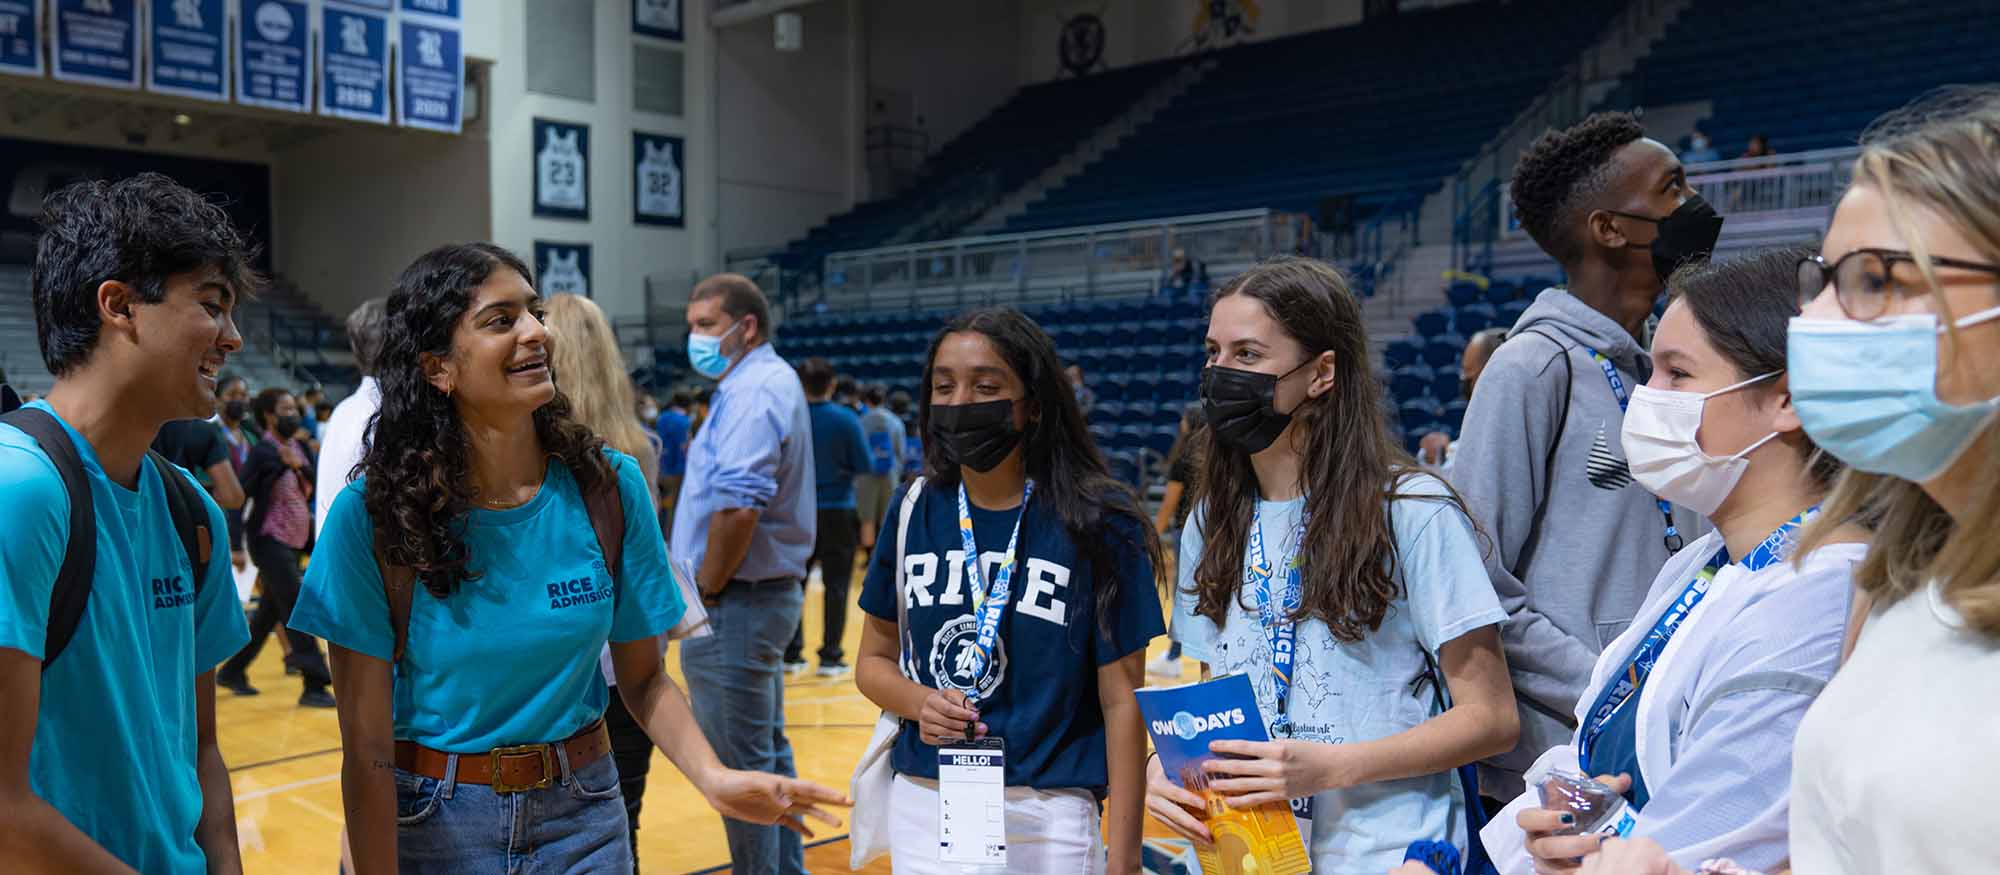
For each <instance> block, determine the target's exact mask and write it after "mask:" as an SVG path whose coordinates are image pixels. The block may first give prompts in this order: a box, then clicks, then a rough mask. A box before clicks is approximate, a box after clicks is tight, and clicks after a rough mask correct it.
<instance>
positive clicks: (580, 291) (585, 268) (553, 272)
mask: <svg viewBox="0 0 2000 875" xmlns="http://www.w3.org/2000/svg"><path fill="white" fill-rule="evenodd" d="M535 291H536V292H539V293H541V296H542V299H543V300H547V299H548V297H549V296H550V295H582V296H583V297H586V298H588V297H590V244H588V243H550V242H548V241H546V240H537V241H535Z"/></svg>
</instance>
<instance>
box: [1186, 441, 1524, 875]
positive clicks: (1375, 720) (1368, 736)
mask: <svg viewBox="0 0 2000 875" xmlns="http://www.w3.org/2000/svg"><path fill="white" fill-rule="evenodd" d="M1401 491H1402V492H1403V493H1404V494H1410V495H1418V496H1424V497H1421V498H1413V499H1404V500H1399V501H1392V502H1390V503H1389V515H1390V522H1391V525H1392V527H1393V529H1394V532H1395V539H1396V552H1397V556H1398V560H1399V567H1400V571H1401V575H1400V580H1399V581H1398V582H1399V583H1401V584H1402V587H1403V590H1404V595H1403V596H1402V597H1401V598H1398V599H1396V600H1395V602H1393V603H1392V604H1391V605H1390V608H1389V613H1388V615H1387V616H1386V617H1384V618H1383V620H1382V626H1381V628H1379V629H1377V630H1376V631H1375V632H1374V634H1372V635H1369V636H1368V637H1367V638H1365V639H1363V640H1361V641H1358V642H1355V643H1351V644H1350V643H1342V642H1339V641H1336V640H1335V639H1334V637H1333V633H1332V632H1331V631H1329V630H1328V629H1327V627H1326V624H1325V623H1322V622H1319V621H1317V620H1311V621H1307V622H1304V623H1300V624H1299V626H1298V638H1297V642H1296V644H1295V651H1294V653H1295V662H1294V665H1293V671H1292V690H1291V695H1290V696H1289V702H1288V705H1287V709H1286V710H1287V712H1288V713H1289V714H1290V717H1291V722H1292V726H1293V737H1294V738H1300V739H1304V740H1308V741H1319V742H1328V743H1335V744H1339V743H1347V742H1357V741H1372V740H1375V739H1379V738H1386V737H1388V736H1391V735H1395V734H1397V733H1399V732H1402V731H1404V730H1407V729H1410V728H1412V727H1415V726H1417V725H1418V724H1421V723H1423V722H1424V721H1426V720H1428V719H1430V718H1431V717H1433V716H1435V715H1434V714H1433V713H1432V712H1433V711H1434V710H1435V708H1433V706H1432V700H1431V695H1430V693H1429V691H1428V689H1427V688H1426V690H1425V691H1424V692H1423V693H1422V694H1421V695H1419V694H1414V693H1413V692H1412V690H1411V681H1412V680H1413V679H1414V678H1416V677H1417V676H1418V675H1419V674H1421V673H1423V671H1424V670H1425V661H1424V652H1425V651H1428V652H1429V653H1431V654H1432V656H1433V657H1435V656H1436V654H1437V652H1438V649H1439V648H1441V647H1443V646H1444V645H1445V644H1446V643H1447V642H1450V641H1452V640H1454V639H1457V638H1458V637H1459V636H1462V635H1464V634H1466V633H1467V632H1471V631H1473V630H1475V629H1478V628H1480V627H1483V626H1492V625H1496V624H1498V623H1500V622H1501V621H1503V620H1505V619H1507V612H1506V611H1504V610H1502V609H1501V607H1500V600H1499V598H1498V597H1497V596H1495V595H1494V593H1493V582H1492V579H1491V578H1490V577H1488V576H1487V573H1486V565H1485V562H1484V561H1483V560H1482V559H1481V557H1480V553H1479V545H1478V542H1477V540H1476V539H1475V538H1474V537H1473V534H1472V524H1471V522H1470V521H1469V520H1467V519H1466V516H1465V514H1464V513H1463V512H1461V511H1460V510H1458V509H1457V508H1456V507H1454V506H1452V505H1451V504H1450V503H1448V502H1446V501H1443V500H1442V498H1443V497H1444V496H1445V495H1447V494H1448V493H1447V491H1446V489H1445V487H1444V484H1443V483H1442V482H1440V481H1439V480H1438V479H1437V478H1435V477H1433V476H1431V475H1428V474H1424V475H1418V476H1416V477H1413V478H1411V479H1409V480H1407V481H1405V483H1404V485H1403V488H1402V490H1401ZM1258 509H1259V516H1260V520H1259V525H1260V527H1261V528H1262V529H1263V532H1264V543H1265V545H1266V548H1265V549H1266V550H1267V552H1268V554H1269V555H1268V559H1269V560H1270V561H1271V562H1273V563H1281V562H1282V561H1283V560H1284V559H1285V558H1286V557H1287V556H1288V555H1290V554H1291V553H1292V548H1291V544H1290V542H1291V540H1292V534H1293V530H1294V529H1295V527H1296V526H1297V525H1298V522H1299V515H1300V514H1301V513H1303V512H1304V510H1305V500H1304V499H1303V498H1301V499H1295V500H1293V501H1286V502H1269V501H1265V502H1259V503H1258ZM1204 511H1205V508H1201V507H1198V508H1196V510H1195V512H1194V513H1193V514H1192V515H1190V516H1189V518H1188V522H1187V526H1186V528H1185V530H1184V531H1183V533H1182V535H1181V549H1180V585H1179V590H1180V592H1179V593H1178V594H1177V597H1176V598H1175V603H1174V611H1175V617H1174V623H1175V626H1176V629H1177V631H1178V632H1179V633H1180V636H1181V637H1180V641H1181V646H1182V648H1183V650H1182V652H1183V653H1185V654H1186V655H1187V656H1189V657H1192V658H1194V659H1197V660H1200V661H1202V662H1206V663H1208V664H1209V666H1210V668H1211V669H1212V671H1213V673H1214V674H1216V675H1218V676H1220V675H1227V674H1244V675H1248V676H1249V677H1250V682H1251V686H1252V688H1253V689H1255V690H1256V693H1257V704H1258V706H1259V708H1260V710H1262V711H1263V712H1264V713H1263V716H1264V722H1265V728H1266V729H1267V730H1268V729H1269V728H1270V725H1271V722H1272V718H1273V717H1274V716H1275V715H1276V713H1277V693H1276V690H1275V689H1274V687H1273V680H1272V676H1271V644H1270V639H1269V637H1268V636H1267V635H1266V634H1265V631H1264V627H1263V625H1262V624H1261V622H1260V621H1259V620H1258V617H1257V615H1256V613H1255V612H1254V609H1251V610H1246V609H1245V608H1244V607H1243V605H1244V600H1242V599H1232V600H1231V602H1230V609H1229V615H1228V617H1227V622H1225V623H1224V625H1223V627H1222V628H1220V629H1218V628H1216V625H1215V624H1214V623H1213V622H1211V621H1209V620H1208V619H1207V618H1205V617H1200V616H1197V615H1196V614H1195V613H1194V604H1195V600H1194V597H1193V596H1192V595H1189V594H1187V592H1186V590H1189V589H1191V588H1192V587H1193V584H1194V570H1195V568H1196V567H1197V566H1198V565H1199V564H1200V562H1201V552H1202V545H1203V540H1202V534H1201V527H1202V525H1203V521H1204V517H1205V512H1204ZM1245 554H1246V555H1245V557H1244V560H1245V561H1246V562H1247V561H1249V556H1248V555H1247V554H1248V551H1247V550H1246V551H1245ZM1303 573H1304V574H1305V575H1307V576H1308V578H1309V577H1310V575H1311V574H1312V569H1311V568H1306V569H1303ZM1460 797H1461V792H1460V789H1459V784H1458V781H1457V780H1456V778H1455V777H1454V776H1452V775H1451V774H1450V773H1443V774H1436V775H1428V776H1424V777H1418V778H1405V779H1403V780H1400V781H1385V782H1382V783H1378V784H1366V785H1362V786H1359V787H1349V788H1347V789H1345V790H1334V791H1330V792H1326V793H1321V794H1318V795H1317V796H1315V797H1313V832H1312V841H1311V843H1310V847H1309V850H1310V852H1311V854H1312V864H1313V871H1314V872H1316V873H1323V875H1345V873H1367V875H1381V873H1383V872H1386V871H1388V870H1389V869H1390V868H1392V867H1394V866H1396V865H1398V864H1400V863H1402V862H1403V855H1404V852H1405V851H1406V850H1407V849H1408V848H1409V845H1410V843H1411V842H1413V841H1417V840H1419V839H1429V840H1449V841H1451V842H1452V843H1453V844H1456V845H1458V846H1459V848H1460V849H1461V850H1463V849H1464V847H1465V844H1466V841H1467V839H1468V837H1467V835H1466V830H1465V807H1464V802H1463V800H1462V799H1461V798H1460Z"/></svg>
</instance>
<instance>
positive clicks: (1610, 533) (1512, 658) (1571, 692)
mask: <svg viewBox="0 0 2000 875" xmlns="http://www.w3.org/2000/svg"><path fill="white" fill-rule="evenodd" d="M1512 194H1513V200H1514V204H1515V208H1516V210H1517V211H1518V212H1519V214H1520V218H1521V224H1522V226H1523V227H1524V228H1526V229H1527V231H1528V233H1529V235H1530V236H1532V237H1533V238H1534V239H1535V242H1536V243H1538V244H1540V245H1541V247H1542V249H1543V250H1544V251H1546V252H1548V253H1549V255H1551V256H1553V257H1554V258H1555V259H1556V261H1557V262H1558V263H1560V264H1561V265H1562V268H1563V272H1564V273H1565V274H1567V275H1568V277H1569V283H1568V288H1566V289H1563V288H1552V289H1548V290H1546V291H1544V292H1542V293H1541V296H1540V297H1538V298H1536V299H1535V303H1534V304H1533V306H1530V307H1529V308H1528V310H1527V312H1526V313H1523V314H1522V316H1521V319H1520V321H1519V322H1517V323H1516V324H1515V325H1514V328H1513V330H1512V332H1511V333H1510V334H1509V336H1508V340H1507V342H1506V343H1505V344H1504V345H1502V346H1501V347H1500V348H1499V350H1497V351H1496V352H1495V353H1494V354H1493V358H1492V360H1491V361H1490V362H1488V363H1487V365H1486V369H1485V371H1484V373H1483V374H1482V375H1481V377H1480V383H1479V390H1478V391H1477V392H1476V393H1474V395H1473V397H1472V401H1471V406H1470V408H1469V409H1467V410H1466V414H1465V425H1464V428H1463V429H1462V433H1461V435H1460V437H1459V445H1458V455H1457V457H1456V458H1455V459H1453V462H1452V482H1453V484H1454V485H1456V486H1457V487H1458V489H1459V490H1460V492H1461V493H1463V495H1464V496H1465V500H1466V504H1467V505H1468V506H1469V509H1470V510H1471V512H1472V515H1473V517H1474V518H1475V519H1477V520H1478V521H1479V524H1480V526H1481V527H1482V528H1483V529H1484V530H1485V532H1486V533H1487V534H1488V535H1489V536H1490V537H1491V539H1492V550H1491V551H1490V552H1489V554H1488V556H1487V567H1488V570H1489V571H1490V572H1491V573H1492V575H1493V585H1494V588H1495V589H1496V590H1497V591H1498V592H1499V595H1500V602H1501V604H1502V605H1503V606H1504V607H1506V609H1507V612H1508V615H1509V617H1508V621H1507V623H1506V624H1505V625H1504V626H1503V627H1502V640H1503V643H1504V644H1505V645H1506V651H1507V663H1508V667H1509V669H1510V670H1511V672H1512V674H1513V679H1514V688H1515V698H1516V700H1517V701H1518V702H1519V703H1520V704H1519V707H1520V710H1521V741H1520V746H1519V747H1518V748H1516V749H1515V750H1514V751H1513V752H1512V753H1510V754H1507V755H1505V756H1502V757H1498V758H1496V759H1494V760H1491V761H1489V762H1487V763H1485V764H1483V766H1484V767H1483V768H1482V769H1481V773H1480V774H1481V788H1480V789H1481V791H1482V793H1483V794H1485V795H1488V796H1494V797H1498V798H1501V799H1506V798H1511V797H1512V796H1514V795H1516V794H1518V793H1519V792H1520V791H1521V790H1522V788H1523V787H1522V776H1521V773H1522V771H1523V770H1525V769H1526V768H1527V767H1528V766H1529V765H1530V764H1532V763H1533V762H1534V760H1535V757H1536V756H1538V755H1539V754H1540V753H1541V752H1542V751H1544V750H1547V749H1548V748H1550V747H1552V746H1555V745H1558V744H1566V743H1568V742H1569V741H1570V738H1571V735H1572V733H1573V732H1574V730H1575V721H1574V718H1573V717H1572V715H1573V713H1574V711H1575V709H1576V703H1577V699H1578V697H1580V696H1581V695H1583V688H1584V685H1585V684H1586V683H1587V682H1588V681H1589V679H1590V671H1591V667H1592V666H1593V665H1594V664H1595V663H1596V660H1597V656H1598V653H1599V652H1600V651H1602V650H1603V649H1604V646H1605V645H1606V644H1609V643H1610V642H1611V640H1612V639H1613V638H1616V637H1617V636H1618V634H1619V633H1620V632H1621V631H1623V630H1624V628H1625V626H1626V625H1627V624H1629V623H1630V622H1631V621H1632V616H1633V614H1635V613H1637V612H1638V609H1639V606H1640V603H1641V602H1642V601H1643V600H1644V599H1645V596H1646V590H1647V587H1648V586H1649V584H1650V583H1651V581H1652V579H1653V577H1654V576H1655V575H1656V574H1658V573H1659V570H1660V566H1661V565H1662V564H1664V563H1665V562H1666V559H1667V557H1668V556H1669V555H1670V554H1671V551H1672V550H1676V549H1679V546H1680V544H1681V543H1682V542H1684V541H1687V540H1692V539H1693V538H1694V537H1695V535H1696V534H1698V532H1696V531H1691V529H1694V528H1696V527H1701V526H1705V525H1706V524H1705V523H1704V522H1702V521H1701V520H1700V519H1699V518H1698V517H1696V516H1695V515H1694V514H1692V513H1689V512H1687V511H1685V510H1683V511H1679V512H1677V513H1676V512H1672V511H1669V510H1667V509H1665V508H1664V506H1663V505H1661V504H1660V503H1659V502H1658V501H1657V500H1655V499H1654V497H1653V496H1652V495H1651V494H1649V493H1647V492H1646V490H1645V489H1644V488H1643V487H1641V486H1638V485H1637V484H1635V483H1633V481H1632V476H1631V473H1630V472H1629V470H1628V469H1627V468H1626V465H1625V458H1624V450H1623V449H1622V447H1621V441H1620V434H1621V429H1622V428H1623V426H1624V400H1625V399H1626V398H1627V397H1629V393H1630V392H1631V389H1632V387H1634V386H1637V385H1640V384H1642V383H1644V382H1645V381H1646V379H1647V377H1648V375H1649V374H1650V373H1651V370H1652V362H1651V360H1650V359H1649V358H1648V356H1647V355H1646V347H1645V341H1646V335H1647V333H1648V328H1647V322H1648V320H1649V319H1650V317H1651V316H1652V313H1653V307H1654V304H1655V302H1656V301H1657V300H1658V299H1659V296H1660V293H1661V291H1662V289H1663V287H1664V285H1665V277H1666V276H1667V275H1668V274H1670V273H1671V272H1672V271H1673V269H1674V268H1675V267H1677V266H1678V265H1679V264H1680V263H1681V262H1683V261H1685V260H1688V259H1691V258H1705V257H1706V256H1707V254H1708V252H1709V251H1710V250H1712V249H1713V248H1714V246H1715V238H1716V235H1717V234H1718V233H1719V232H1720V230H1721V225H1722V220H1721V218H1720V217H1718V216H1716V215H1715V213H1714V211H1713V210H1712V209H1709V208H1708V206H1707V204H1706V202H1704V201H1702V200H1701V198H1700V197H1699V196H1698V195H1696V194H1695V192H1694V190H1693V189H1692V188H1690V187H1688V184H1687V177H1686V174H1685V173H1684V172H1683V171H1682V169H1681V164H1680V160H1679V159H1677V158H1676V157H1675V156H1674V153H1673V151H1672V150H1671V149H1668V148H1667V147H1666V146H1663V145H1661V144H1660V143H1658V142H1656V141H1653V140H1650V139H1647V138H1646V137H1645V131H1644V130H1643V129H1642V128H1641V127H1640V126H1639V123H1638V122H1637V121H1636V120H1634V119H1633V118H1632V116H1630V115H1627V114H1624V113H1615V114H1599V115H1594V116H1591V117H1590V118H1588V119H1585V120H1584V121H1582V122H1580V123H1578V124H1577V125H1576V126H1574V127H1571V128H1569V129H1568V130H1563V131H1550V132H1549V133H1547V134H1544V135H1543V136H1542V138H1541V139H1540V140H1538V141H1536V142H1535V144H1534V145H1532V146H1530V147H1529V148H1528V149H1527V150H1526V151H1525V152H1523V153H1522V155H1521V161H1520V164H1519V165H1518V166H1517V167H1516V169H1515V172H1514V180H1513V190H1512Z"/></svg>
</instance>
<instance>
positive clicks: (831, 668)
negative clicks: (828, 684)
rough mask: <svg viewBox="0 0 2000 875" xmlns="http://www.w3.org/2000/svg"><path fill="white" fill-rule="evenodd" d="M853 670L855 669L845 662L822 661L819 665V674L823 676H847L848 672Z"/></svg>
mask: <svg viewBox="0 0 2000 875" xmlns="http://www.w3.org/2000/svg"><path fill="white" fill-rule="evenodd" d="M852 671H854V669H853V668H851V667H849V666H848V664H847V663H844V662H835V663H831V664H828V663H821V664H820V667H819V676H820V677H823V678H839V677H846V676H847V675H848V673H849V672H852Z"/></svg>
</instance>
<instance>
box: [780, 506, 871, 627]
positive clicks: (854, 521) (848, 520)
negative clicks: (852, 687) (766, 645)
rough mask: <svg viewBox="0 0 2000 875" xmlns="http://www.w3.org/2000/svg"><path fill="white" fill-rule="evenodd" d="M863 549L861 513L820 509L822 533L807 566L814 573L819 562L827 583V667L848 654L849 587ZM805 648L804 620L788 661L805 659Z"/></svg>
mask: <svg viewBox="0 0 2000 875" xmlns="http://www.w3.org/2000/svg"><path fill="white" fill-rule="evenodd" d="M860 549H861V515H860V514H858V513H856V512H855V510H854V508H851V507H823V508H820V509H819V534H818V537H817V539H816V540H814V541H813V554H812V559H811V560H809V561H808V562H807V564H806V569H807V571H808V573H810V571H811V569H812V566H813V565H814V564H818V565H819V574H820V582H821V583H823V584H824V585H825V586H826V599H825V604H824V606H823V607H824V608H825V609H826V614H825V616H826V624H825V626H826V628H825V629H823V630H822V635H821V638H820V647H819V664H820V665H823V666H824V665H833V664H835V663H838V662H840V661H841V660H842V659H844V658H845V657H846V655H847V654H846V652H845V651H843V650H841V649H840V639H841V636H842V635H844V634H846V633H847V588H848V586H849V585H851V584H852V583H853V582H854V554H855V553H856V552H857V551H859V550H860ZM799 585H800V586H804V585H805V582H804V581H800V582H799ZM805 651H806V624H805V621H803V620H801V621H800V622H799V627H798V629H797V630H796V631H794V632H793V633H792V643H791V645H790V646H787V647H786V648H785V661H786V662H798V661H800V660H802V659H804V658H805Z"/></svg>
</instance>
